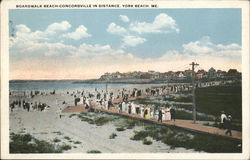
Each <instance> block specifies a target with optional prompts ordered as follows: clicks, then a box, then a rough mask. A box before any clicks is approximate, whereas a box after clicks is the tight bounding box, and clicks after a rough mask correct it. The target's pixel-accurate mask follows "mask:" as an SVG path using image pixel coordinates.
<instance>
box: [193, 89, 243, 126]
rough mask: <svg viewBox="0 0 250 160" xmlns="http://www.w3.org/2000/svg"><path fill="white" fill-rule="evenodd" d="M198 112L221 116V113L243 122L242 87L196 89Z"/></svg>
mask: <svg viewBox="0 0 250 160" xmlns="http://www.w3.org/2000/svg"><path fill="white" fill-rule="evenodd" d="M196 104H197V111H199V112H203V113H207V114H211V115H214V116H220V114H221V111H222V110H223V111H225V113H226V114H227V115H228V114H230V115H232V117H233V121H238V122H241V121H242V93H241V87H240V86H215V87H207V88H197V89H196Z"/></svg>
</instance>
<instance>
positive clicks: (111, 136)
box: [109, 133, 117, 139]
mask: <svg viewBox="0 0 250 160" xmlns="http://www.w3.org/2000/svg"><path fill="white" fill-rule="evenodd" d="M116 136H117V134H116V133H112V134H111V135H109V139H114V138H115V137H116Z"/></svg>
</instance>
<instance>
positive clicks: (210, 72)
mask: <svg viewBox="0 0 250 160" xmlns="http://www.w3.org/2000/svg"><path fill="white" fill-rule="evenodd" d="M208 78H216V70H215V69H214V68H213V67H211V68H210V69H209V70H208Z"/></svg>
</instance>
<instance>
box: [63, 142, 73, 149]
mask: <svg viewBox="0 0 250 160" xmlns="http://www.w3.org/2000/svg"><path fill="white" fill-rule="evenodd" d="M61 149H62V150H69V149H71V146H70V145H68V144H65V143H64V144H63V145H62V146H61Z"/></svg>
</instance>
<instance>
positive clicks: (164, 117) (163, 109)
mask: <svg viewBox="0 0 250 160" xmlns="http://www.w3.org/2000/svg"><path fill="white" fill-rule="evenodd" d="M161 112H162V121H165V120H166V114H165V108H162V109H161Z"/></svg>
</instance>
